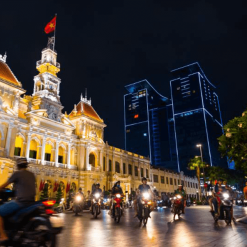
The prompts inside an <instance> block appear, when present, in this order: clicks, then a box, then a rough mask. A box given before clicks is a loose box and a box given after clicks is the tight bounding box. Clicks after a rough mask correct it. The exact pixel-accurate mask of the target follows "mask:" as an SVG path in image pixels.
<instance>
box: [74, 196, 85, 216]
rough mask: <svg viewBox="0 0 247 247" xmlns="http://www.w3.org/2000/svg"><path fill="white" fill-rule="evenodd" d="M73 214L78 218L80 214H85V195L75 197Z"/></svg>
mask: <svg viewBox="0 0 247 247" xmlns="http://www.w3.org/2000/svg"><path fill="white" fill-rule="evenodd" d="M73 212H74V213H75V215H76V216H77V215H78V213H80V212H83V195H78V194H77V195H75V198H74V202H73Z"/></svg>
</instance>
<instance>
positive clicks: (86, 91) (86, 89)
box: [85, 88, 87, 100]
mask: <svg viewBox="0 0 247 247" xmlns="http://www.w3.org/2000/svg"><path fill="white" fill-rule="evenodd" d="M85 99H86V100H87V88H85Z"/></svg>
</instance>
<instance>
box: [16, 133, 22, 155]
mask: <svg viewBox="0 0 247 247" xmlns="http://www.w3.org/2000/svg"><path fill="white" fill-rule="evenodd" d="M22 150H23V139H22V138H21V137H20V136H17V137H16V138H15V156H21V151H22Z"/></svg>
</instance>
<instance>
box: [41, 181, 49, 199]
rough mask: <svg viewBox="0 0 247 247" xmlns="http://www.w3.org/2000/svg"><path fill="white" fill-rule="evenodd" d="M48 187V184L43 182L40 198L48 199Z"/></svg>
mask: <svg viewBox="0 0 247 247" xmlns="http://www.w3.org/2000/svg"><path fill="white" fill-rule="evenodd" d="M48 188H49V184H48V183H45V185H44V189H43V190H42V191H41V194H40V200H44V199H48Z"/></svg>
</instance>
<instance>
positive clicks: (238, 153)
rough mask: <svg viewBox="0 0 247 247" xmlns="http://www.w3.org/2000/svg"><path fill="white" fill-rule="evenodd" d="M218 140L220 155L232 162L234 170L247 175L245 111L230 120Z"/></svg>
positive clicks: (246, 122) (246, 125)
mask: <svg viewBox="0 0 247 247" xmlns="http://www.w3.org/2000/svg"><path fill="white" fill-rule="evenodd" d="M218 140H219V151H220V152H221V155H222V156H223V157H224V156H226V157H227V159H228V161H234V163H235V169H236V170H240V171H243V172H244V173H245V174H247V111H245V112H243V114H242V116H240V117H235V118H234V119H232V120H230V121H229V122H228V123H227V124H226V125H225V126H224V134H223V135H222V136H220V137H219V138H218Z"/></svg>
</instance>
